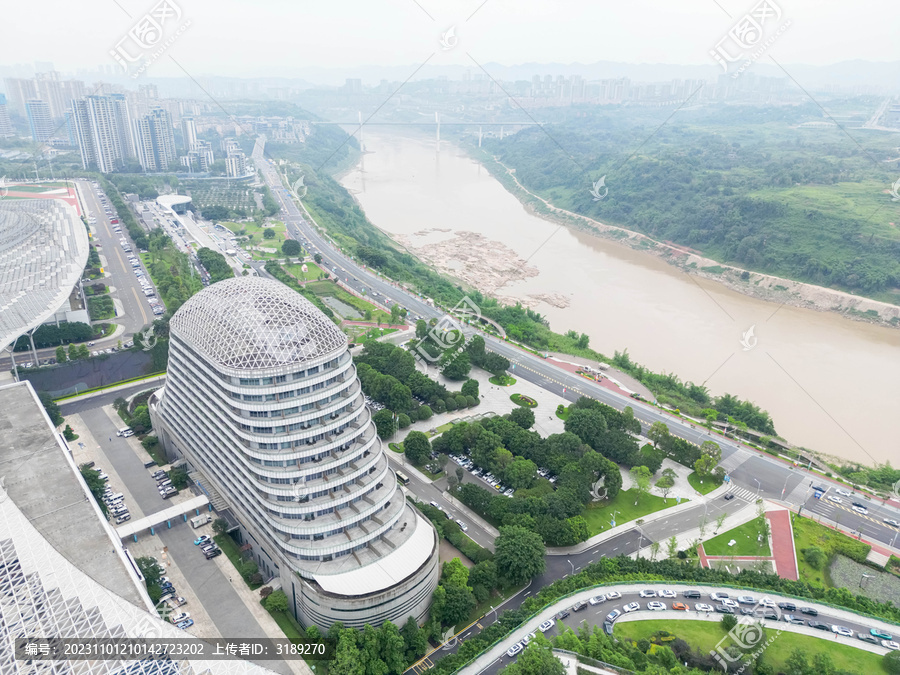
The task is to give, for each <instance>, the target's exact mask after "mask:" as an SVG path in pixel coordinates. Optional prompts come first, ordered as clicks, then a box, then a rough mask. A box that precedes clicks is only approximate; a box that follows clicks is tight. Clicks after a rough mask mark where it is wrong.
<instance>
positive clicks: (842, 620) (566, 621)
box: [408, 583, 891, 675]
mask: <svg viewBox="0 0 900 675" xmlns="http://www.w3.org/2000/svg"><path fill="white" fill-rule="evenodd" d="M686 588H690V587H689V586H681V585H678V586H672V587H671V588H670V587H667V586H661V585H659V584H655V583H648V584H647V586H646V590H652V591H656V592H657V593H658V592H659V591H661V590H664V589H668V590H671V591H675V593H676V597H674V598H661V597H655V598H642V597H641V595H640V591H635V590H634V588H633V585H629V586H610V587H606V588H603V589H598V593H600V592H601V591H602V592H609V591H610V590H613V589H618V590H619V592H621V594H622V597H621V598H616V599H613V600H604V601H602V602H601V603H600V604H597V605H591V604H587V605H586V606H585V607H584V608H582V609H581V610H579V611H577V612H574V611H572V606H569V607H568V611H569V615H568V616H567V617H565V618H563V619H559V618H556V619H554V620H553V622H554V625H553V626H552V627H550V628H549V629H548V630H547V631H546V632H545V635H546V636H547V637H548V638H549V637H552V636H554V635H557V634H559V633H560V632H561V631H562V629H563V628H562V627H563V626H566V627H569V628H571V629H573V630H574V631H576V632H577V631H578V629H579V628H580V627H581V625H582V624H585V623H586V624H587V625H589V626H593V625H599V626H602V625H603V623H604V621H605V620H606V619H607V617H608V615H609V613H610V612H612V611H613V610H618V611H619V612H623V608H624V607H625V605H628V604H631V603H635V602H636V603H638V605H639V609H637V610H633V611H634V612H640V613H642V614H648V615H649V614H652V615H654V616H647V617H646V618H648V619H650V618H656V619H673V620H677V619H683V620H691V619H694V620H696V619H697V618H698V617H700V616H703V617H705V616H707V612H705V611H698V610H697V609H696V605H697V603H702V604H706V605H711V606H713V607H715V606H716V605H720V604H721V603H720V602H717V601H714V600H711V599H710V597H709V593H710V592H715V591H714V590H712V589H699V588H695V589H694V590H699V591H700V594H701V597H700V598H699V599H694V598H685V597H684V596H683V592H684V590H685V589H686ZM721 590H722V592H724V593H727V594H728V595H729V596H730V597H731V599H735V598H737V596H738V595H742V594H746V595H748V596H751V597H752V598H754V600H755V601H756V602H758V601H759V600H761V599H762V598H763V597H764V596H765V594H763V593H760V592H759V591H746V592H744V591H741V592H740V593H738V592H736V591H735V590H733V589H721ZM772 600H773V602H775V603H778V602H782V601H788V602H793V603H794V605H795V606H796V607H797V609H796V610H790V609H780V608H779V609H773V610H772V611H774V612H775V613H776V615H778V616H779V617H781V618H780V619H779V620H772V619H765V620H763V624H764V625H765V626H766V627H767V628H770V630H778V628H779V626H783V625H784V622H785V619H784V617H785V616H786V615H789V614H793V615H795V616H797V617H798V618H800V619H802V620H803V622H804V624H806V625H807V627H808V626H809V624H808V622H809V621H816V622H820V623H824V624H827V625H828V629H827V630H822V631H821V635H822V637H824V638H828V639H831V640H832V641H840V642H843V643H845V644H847V643H848V642H849V643H850V644H853V643H860V644H861V641H859V640H858V638H856V637H855V635H856V634H857V633H866V634H868V633H869V630H870V627H871V625H872V624H870V623H866V622H865V621H860V620H858V619H848V618H847V617H844V616H837V615H835V614H830V613H829V608H828V607H825V606H822V605H815V604H814V603H809V602H808V601H805V600H787V599H783V598H781V597H777V596H772ZM652 601H658V602H662V603H664V604H665V605H666V608H667V610H669V611H654V610H649V609H648V608H647V603H648V602H652ZM676 602H681V603H684V604H685V605H687V606H688V609H687V610H684V611H679V612H678V613H677V614H675V613H674V612H673V611H672V604H673V603H676ZM809 605H813V606H814V608H815V609H817V610H818V611H819V614H818V616H807V615H804V614H801V613H800V611H799V610H800V608H802V607H807V606H809ZM740 606H741V607H746V608H748V609H754V608H756V607H757V605H756V604H751V603H745V604H741V605H740ZM759 611H765V608H763V607H759ZM735 612H736V614H737V615H738V616H740V609H737V610H735ZM710 616H714V617H718V616H721V615H719V614H717V613H716V612H715V611H713V612H711V613H710ZM832 625H837V626H843V627H846V628H849V629H850V630H852V631H853V633H854V636H853V637H843V636H839V637H834V634H833V633H832V631H831V626H832ZM815 634H817V635H818V634H820V633H819V632H818V631H815ZM888 634H889V635H890V634H891V633H888ZM525 635H526V631H525V630H524V629H522V630H519V631H517V632H516V634H515V635H514V637H516V638H519V639H520V640H521V639H522V638H524V637H525ZM520 644H521V643H520ZM826 645H827V643H823V646H826ZM879 646H880V645H879ZM516 658H517V655H516V656H512V657H510V656H508V655H504V656H503V657H502V658H499V659H497V660H496V661H494V662H493V663H492V664H491V665H490V666H488V667H487V668H484V669H483V670H481V671H480V675H493V673H497V672H499V671H500V670H501V669H503V668H505V667H506V666H508V665H509V664H510V663H512V662H513V661H514V660H515V659H516ZM408 672H414V671H408Z"/></svg>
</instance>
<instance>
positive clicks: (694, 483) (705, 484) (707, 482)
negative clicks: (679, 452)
mask: <svg viewBox="0 0 900 675" xmlns="http://www.w3.org/2000/svg"><path fill="white" fill-rule="evenodd" d="M688 483H690V484H691V487H692V488H694V489H695V490H696V491H697V492H699V493H700V494H701V495H705V494H707V493H709V492H712V491H713V490H715V489H716V488H717V487H719V486H720V485H721V484H722V481H721V480H719V479H718V477H716V476H715V475H714V474H713V475H707V476H702V477H701V476H700V474H698V473H697V472H696V471H692V472H691V473H690V475H688Z"/></svg>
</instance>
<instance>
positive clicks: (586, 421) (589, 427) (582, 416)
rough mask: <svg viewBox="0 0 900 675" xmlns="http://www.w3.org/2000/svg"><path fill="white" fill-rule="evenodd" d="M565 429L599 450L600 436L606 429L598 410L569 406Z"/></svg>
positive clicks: (603, 419) (604, 420) (604, 419)
mask: <svg viewBox="0 0 900 675" xmlns="http://www.w3.org/2000/svg"><path fill="white" fill-rule="evenodd" d="M565 429H566V431H567V432H569V433H573V434H575V435H576V436H578V438H580V439H581V440H582V441H584V442H585V443H587V444H588V445H590V446H591V447H592V448H594V449H595V450H597V451H598V452H600V448H599V446H600V445H601V438H602V437H603V435H604V434H605V433H606V430H607V425H606V418H604V417H603V413H602V412H600V411H599V410H595V409H585V408H574V409H571V408H570V409H569V416H568V417H567V418H566V421H565ZM601 454H603V453H601Z"/></svg>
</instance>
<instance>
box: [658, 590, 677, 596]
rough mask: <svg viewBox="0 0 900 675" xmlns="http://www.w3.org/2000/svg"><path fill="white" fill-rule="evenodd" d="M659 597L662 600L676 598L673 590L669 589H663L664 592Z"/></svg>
mask: <svg viewBox="0 0 900 675" xmlns="http://www.w3.org/2000/svg"><path fill="white" fill-rule="evenodd" d="M659 597H661V598H674V597H675V591H673V590H671V589H669V588H664V589H662V590H661V591H660V592H659Z"/></svg>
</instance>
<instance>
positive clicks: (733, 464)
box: [719, 450, 750, 473]
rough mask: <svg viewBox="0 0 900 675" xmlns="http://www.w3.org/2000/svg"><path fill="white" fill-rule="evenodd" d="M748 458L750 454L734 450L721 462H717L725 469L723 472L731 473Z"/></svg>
mask: <svg viewBox="0 0 900 675" xmlns="http://www.w3.org/2000/svg"><path fill="white" fill-rule="evenodd" d="M749 459H750V455H748V454H747V453H746V452H741V451H740V450H736V451H734V452H732V453H731V454H730V455H728V457H726V458H725V459H723V460H722V461H721V462H719V466H721V467H722V468H723V469H724V470H725V473H731V472H732V471H734V470H735V469H737V468H738V467H739V466H741V464H743V463H744V462H746V461H747V460H749Z"/></svg>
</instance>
